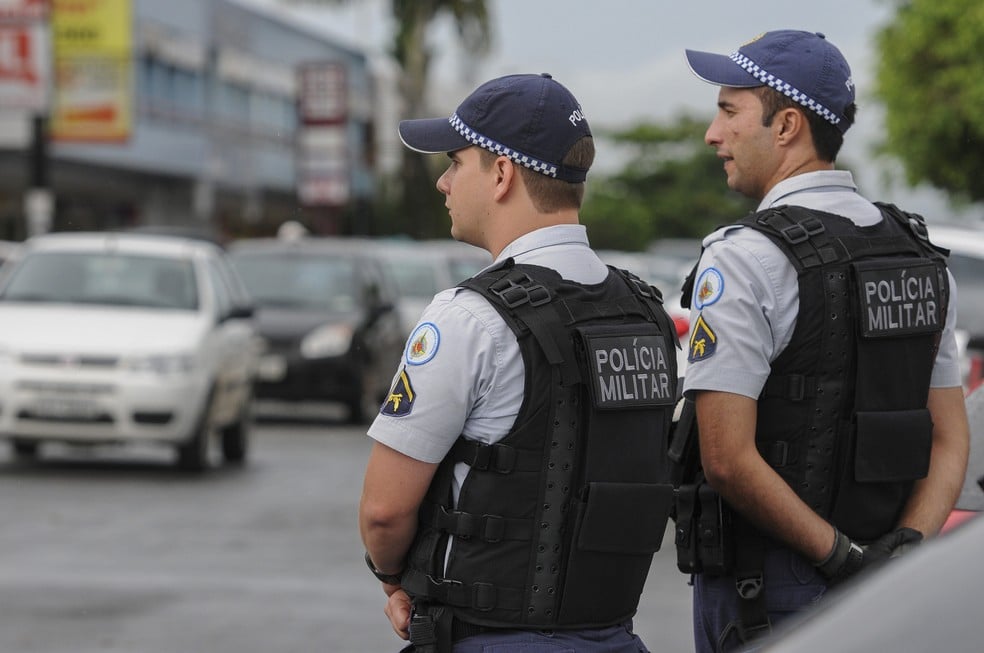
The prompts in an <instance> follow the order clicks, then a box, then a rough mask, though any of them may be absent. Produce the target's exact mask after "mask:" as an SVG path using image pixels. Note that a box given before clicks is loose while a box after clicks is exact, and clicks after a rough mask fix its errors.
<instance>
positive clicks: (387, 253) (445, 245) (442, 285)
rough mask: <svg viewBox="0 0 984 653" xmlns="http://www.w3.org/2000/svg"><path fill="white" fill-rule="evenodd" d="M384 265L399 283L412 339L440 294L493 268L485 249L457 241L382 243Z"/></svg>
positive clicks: (402, 309) (405, 324)
mask: <svg viewBox="0 0 984 653" xmlns="http://www.w3.org/2000/svg"><path fill="white" fill-rule="evenodd" d="M374 246H375V247H378V248H379V249H380V252H381V254H382V259H383V262H384V265H385V266H386V267H387V269H388V270H389V272H390V274H391V275H392V276H393V278H394V279H395V280H396V284H397V288H398V292H399V294H398V297H397V303H398V304H399V309H400V315H401V318H402V320H403V332H404V336H405V337H409V336H410V333H411V332H412V331H413V329H414V327H415V326H417V318H419V317H420V315H421V313H423V312H424V309H425V308H427V305H428V304H429V303H430V301H431V299H433V298H434V295H436V294H437V293H438V292H440V291H442V290H444V289H446V288H452V287H454V286H455V285H456V284H458V282H460V281H464V280H465V279H467V278H468V277H471V276H472V275H474V274H475V273H477V272H480V271H481V270H482V269H483V268H485V267H487V266H489V265H491V263H492V256H491V254H489V253H488V252H486V251H485V250H484V249H481V248H479V247H474V246H472V245H468V244H466V243H461V242H458V241H456V240H450V239H448V240H426V241H413V240H381V241H377V242H376V243H374Z"/></svg>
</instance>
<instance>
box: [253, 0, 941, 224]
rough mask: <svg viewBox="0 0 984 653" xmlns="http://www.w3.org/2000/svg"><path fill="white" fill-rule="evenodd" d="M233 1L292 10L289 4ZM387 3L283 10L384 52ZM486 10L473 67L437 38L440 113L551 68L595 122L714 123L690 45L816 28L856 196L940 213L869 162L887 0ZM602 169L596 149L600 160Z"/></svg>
mask: <svg viewBox="0 0 984 653" xmlns="http://www.w3.org/2000/svg"><path fill="white" fill-rule="evenodd" d="M240 1H241V2H244V3H248V4H260V5H267V6H270V5H277V4H278V2H279V6H280V7H283V6H285V5H287V6H292V3H291V0H240ZM294 4H296V3H294ZM389 7H390V0H350V2H348V3H346V4H345V5H344V6H343V7H342V8H340V9H332V10H325V9H319V10H311V9H308V10H302V9H297V10H294V9H291V10H289V11H290V13H292V14H294V15H296V16H299V17H302V18H303V19H304V20H305V21H306V22H308V23H309V24H311V25H316V26H317V29H319V30H321V29H323V30H324V31H325V33H326V34H331V35H333V36H334V37H336V38H338V39H341V40H344V41H345V42H347V43H349V44H352V45H356V46H358V47H362V48H365V49H367V50H369V51H370V52H375V53H377V54H378V55H380V56H381V53H382V52H384V49H385V48H386V47H387V46H388V39H389V38H390V33H391V32H390V18H389ZM489 7H490V10H491V13H492V28H493V32H494V43H493V49H492V52H491V53H490V55H489V56H488V57H487V58H486V59H485V60H484V61H483V63H482V64H480V66H479V67H478V68H477V69H469V68H468V67H467V66H465V65H462V62H463V61H464V60H465V57H463V56H462V52H461V50H460V49H459V46H458V44H457V42H456V40H455V38H454V33H453V31H452V30H451V28H450V24H445V25H439V26H438V27H437V29H435V30H434V31H433V34H432V37H433V38H432V46H433V47H434V49H435V51H436V52H437V54H438V56H437V61H436V67H435V75H434V89H435V90H436V91H437V92H436V94H435V95H436V97H435V98H434V99H433V100H432V102H433V104H434V109H435V111H436V112H437V115H443V114H444V113H450V111H451V110H453V109H454V107H455V106H456V105H457V103H458V102H459V101H460V100H461V99H462V97H463V96H464V95H465V94H467V93H468V92H469V91H470V90H471V89H472V88H474V87H475V86H477V85H478V84H479V83H481V82H483V81H485V80H486V79H490V78H492V77H497V76H499V75H505V74H509V73H517V72H534V73H536V72H549V73H551V74H552V75H553V76H554V78H555V79H557V80H558V81H560V82H561V83H562V84H564V85H565V86H567V87H568V88H569V89H571V91H572V92H573V93H574V94H575V95H576V96H577V97H578V99H579V100H580V101H581V105H582V108H583V109H584V111H585V114H586V115H587V117H588V120H589V121H590V122H591V124H592V126H596V127H618V126H622V125H627V124H629V123H631V122H633V121H636V120H647V119H648V120H652V119H656V120H661V119H668V118H672V117H673V116H675V115H677V114H679V113H680V112H683V111H687V112H696V113H697V115H701V116H706V117H711V116H712V115H713V112H714V110H715V103H716V101H717V89H716V88H715V87H713V86H711V85H709V84H705V83H703V82H701V81H700V80H698V79H697V78H696V77H694V76H693V75H692V73H691V72H690V70H689V68H688V67H687V64H686V60H685V59H684V54H683V51H684V49H685V48H693V49H697V50H709V51H713V52H721V53H730V52H732V51H734V50H735V49H736V48H737V47H738V46H739V45H740V44H741V43H743V42H745V41H747V40H749V39H751V38H752V37H754V36H756V35H757V34H759V33H761V32H764V31H768V30H772V29H784V28H790V29H805V30H811V31H818V32H823V33H824V34H826V36H827V38H828V39H829V40H830V41H831V42H832V43H834V44H835V45H837V46H838V47H839V48H840V50H841V51H842V52H843V53H844V55H845V56H846V57H847V59H848V61H849V63H850V64H851V68H852V72H853V77H854V80H855V83H856V84H857V88H858V105H859V113H858V119H857V122H856V123H855V125H854V126H853V127H852V129H851V131H849V132H848V134H847V137H846V141H845V146H844V149H843V151H842V159H843V161H844V162H845V163H850V164H852V166H853V167H854V173H855V177H856V180H857V181H858V183H859V186H860V187H861V191H862V193H863V194H865V195H867V196H868V197H869V198H871V199H887V200H890V201H895V202H897V203H899V204H900V205H903V207H904V208H908V209H910V210H915V211H920V212H923V213H925V214H926V215H927V217H928V218H930V219H935V216H936V215H939V214H940V213H942V212H943V206H944V205H943V204H942V202H941V200H940V198H939V195H938V194H937V193H934V192H930V191H927V190H923V191H919V192H913V191H910V190H907V189H905V188H904V187H902V186H901V185H900V184H895V185H886V184H885V183H884V182H883V179H882V177H883V176H884V174H885V170H884V167H885V164H883V163H878V164H875V163H874V162H873V159H872V157H871V155H870V150H871V147H872V144H873V143H874V141H875V140H877V138H878V137H879V136H880V132H881V120H880V111H879V110H878V107H877V106H876V105H875V102H874V100H873V99H872V97H871V89H872V81H873V76H874V35H875V34H876V33H877V31H878V30H879V29H880V28H881V27H882V26H883V25H885V24H886V23H887V22H888V21H890V20H891V17H892V15H893V11H894V3H893V2H892V1H891V0H824V1H823V2H794V1H792V0H785V1H782V2H781V1H778V0H744V1H741V2H724V1H719V0H713V1H712V0H604V1H594V0H584V1H582V0H489ZM442 100H443V101H442ZM441 105H443V106H441ZM381 127H383V128H385V127H384V126H381ZM394 128H395V125H394ZM604 162H605V157H604V152H603V151H599V163H601V164H602V166H604ZM722 183H723V179H722Z"/></svg>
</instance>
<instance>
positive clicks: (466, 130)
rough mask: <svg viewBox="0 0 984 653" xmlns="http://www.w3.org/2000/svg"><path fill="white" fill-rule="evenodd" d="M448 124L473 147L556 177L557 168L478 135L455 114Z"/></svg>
mask: <svg viewBox="0 0 984 653" xmlns="http://www.w3.org/2000/svg"><path fill="white" fill-rule="evenodd" d="M448 122H450V123H451V126H452V127H453V128H454V130H455V131H456V132H458V133H459V134H461V136H462V137H463V138H464V139H465V140H467V141H468V142H469V143H472V144H473V145H477V146H479V147H481V148H483V149H486V150H488V151H490V152H494V153H495V154H501V155H502V156H507V157H509V158H510V159H512V160H513V161H515V162H516V163H518V164H520V165H523V166H526V167H527V168H529V169H530V170H534V171H536V172H539V173H540V174H544V175H547V176H548V177H556V176H557V166H555V165H553V164H551V163H545V162H543V161H540V160H538V159H534V158H533V157H531V156H529V155H528V154H523V153H522V152H517V151H516V150H514V149H512V148H511V147H507V146H505V145H503V144H502V143H499V142H498V141H495V140H493V139H491V138H489V137H488V136H483V135H482V134H479V133H478V132H477V131H475V130H474V129H472V128H471V127H469V126H468V125H466V124H465V123H464V122H463V121H462V120H461V118H459V117H458V114H457V113H455V114H452V116H451V117H450V118H448Z"/></svg>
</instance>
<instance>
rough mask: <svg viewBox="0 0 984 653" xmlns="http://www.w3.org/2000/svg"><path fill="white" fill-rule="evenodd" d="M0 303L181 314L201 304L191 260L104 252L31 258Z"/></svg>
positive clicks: (38, 254) (39, 254)
mask: <svg viewBox="0 0 984 653" xmlns="http://www.w3.org/2000/svg"><path fill="white" fill-rule="evenodd" d="M2 299H3V300H4V301H20V302H37V303H48V302H52V303H54V302H57V303H82V304H106V305H111V306H140V307H150V308H165V309H179V310H197V309H198V302H199V298H198V289H197V287H196V285H195V275H194V267H193V266H192V263H191V261H188V260H183V259H173V258H164V257H156V256H142V255H132V254H119V253H106V252H34V253H32V254H29V255H28V256H27V257H25V258H24V260H23V261H21V262H20V264H19V265H18V266H17V268H16V269H15V270H14V272H13V276H12V278H11V279H10V282H9V283H8V284H7V286H6V288H5V289H4V292H3V297H2Z"/></svg>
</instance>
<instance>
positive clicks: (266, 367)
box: [256, 356, 287, 381]
mask: <svg viewBox="0 0 984 653" xmlns="http://www.w3.org/2000/svg"><path fill="white" fill-rule="evenodd" d="M256 376H257V377H258V378H259V379H260V380H261V381H282V380H283V378H284V377H285V376H287V361H286V360H284V357H283V356H264V357H262V358H260V362H259V364H258V365H257V368H256Z"/></svg>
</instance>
